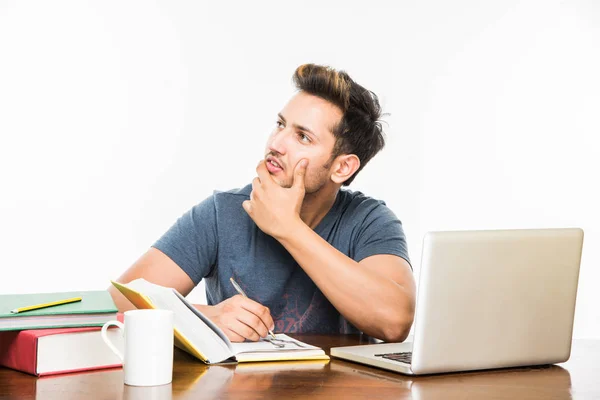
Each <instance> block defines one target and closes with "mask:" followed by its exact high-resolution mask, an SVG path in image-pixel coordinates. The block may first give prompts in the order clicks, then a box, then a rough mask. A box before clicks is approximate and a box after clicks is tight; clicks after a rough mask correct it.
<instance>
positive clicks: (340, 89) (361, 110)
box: [293, 64, 385, 186]
mask: <svg viewBox="0 0 600 400" xmlns="http://www.w3.org/2000/svg"><path fill="white" fill-rule="evenodd" d="M293 80H294V84H295V86H296V88H297V89H299V90H301V91H303V92H306V93H308V94H312V95H314V96H317V97H320V98H322V99H324V100H327V101H329V102H330V103H332V104H334V105H336V106H338V107H339V108H340V109H341V110H342V112H343V116H342V120H341V121H340V123H339V124H338V125H337V126H336V127H335V128H334V130H333V135H334V136H335V145H334V147H333V153H332V155H331V161H333V160H334V159H335V158H336V157H337V156H339V155H341V154H355V155H356V156H357V157H358V158H359V160H360V167H359V168H358V170H357V171H356V172H355V173H354V174H353V175H352V176H351V177H350V178H348V179H347V180H346V181H345V182H344V183H343V185H344V186H348V185H350V183H352V181H353V180H354V178H355V177H356V175H357V174H358V173H359V172H360V170H361V169H363V168H364V166H365V165H367V163H368V162H369V160H371V158H373V156H374V155H375V154H377V153H378V152H379V151H380V150H381V149H383V146H384V145H385V139H384V136H383V128H382V126H381V121H380V120H379V119H380V118H381V106H380V105H379V99H378V98H377V95H376V94H375V93H373V92H371V91H370V90H367V89H365V88H364V87H362V86H361V85H359V84H358V83H356V82H354V81H353V80H352V78H350V76H349V75H348V74H347V73H346V72H344V71H337V70H335V69H333V68H330V67H327V66H323V65H315V64H304V65H301V66H299V67H298V68H297V69H296V72H294V77H293Z"/></svg>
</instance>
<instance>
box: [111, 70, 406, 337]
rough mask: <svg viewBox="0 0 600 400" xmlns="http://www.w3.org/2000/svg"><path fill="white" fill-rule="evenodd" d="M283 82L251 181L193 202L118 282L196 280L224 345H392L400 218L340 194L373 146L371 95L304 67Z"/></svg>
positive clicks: (182, 286)
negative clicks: (295, 337)
mask: <svg viewBox="0 0 600 400" xmlns="http://www.w3.org/2000/svg"><path fill="white" fill-rule="evenodd" d="M294 83H295V85H296V87H297V88H298V92H297V93H296V94H295V95H294V96H293V97H292V98H291V100H290V101H289V102H288V103H287V105H286V106H285V107H284V108H283V110H281V112H280V113H279V114H278V119H277V122H276V126H275V128H274V130H273V133H272V134H271V136H270V138H269V140H268V143H267V147H266V149H265V157H264V159H262V160H261V161H260V162H259V163H258V166H257V167H256V172H257V175H258V176H257V177H256V178H255V179H254V180H253V181H252V184H251V185H248V186H246V187H244V188H243V189H239V190H232V191H229V192H220V193H219V192H217V193H215V194H213V195H212V196H210V197H209V198H207V199H206V200H204V201H202V202H201V203H200V204H198V205H196V206H195V207H193V208H192V209H191V210H190V211H188V212H187V213H186V214H184V215H183V216H182V217H181V218H179V220H178V221H177V222H176V223H175V224H174V225H173V226H172V227H171V228H170V229H169V231H167V233H165V234H164V236H163V237H162V238H160V239H159V240H158V241H157V242H156V243H155V244H154V245H153V247H152V248H150V249H149V250H148V252H147V253H146V254H144V255H143V256H142V257H141V258H140V259H139V260H138V261H137V262H136V263H135V264H134V265H133V266H131V267H130V268H129V269H128V270H127V271H126V272H125V273H124V274H123V275H122V276H121V277H120V278H119V279H118V281H119V282H129V281H131V280H133V279H136V278H140V277H143V278H145V279H146V280H148V281H151V282H154V283H157V284H160V285H163V286H169V287H173V288H175V289H177V290H178V291H179V292H180V293H181V294H182V295H184V296H185V295H187V294H188V293H189V292H190V291H191V290H192V289H193V288H194V287H195V286H196V285H197V284H198V283H199V282H200V281H201V280H202V279H205V281H206V294H207V299H208V304H209V305H197V307H198V309H199V310H200V311H201V312H203V313H204V314H205V315H206V316H207V317H208V318H210V319H211V320H212V321H214V322H215V323H216V324H217V325H218V326H219V327H220V328H221V329H223V331H224V332H225V334H226V335H227V336H228V337H229V338H230V339H231V340H233V341H243V340H246V339H248V340H258V339H259V338H260V337H265V336H266V335H267V332H268V329H274V330H275V331H277V332H319V333H357V332H358V331H359V330H360V331H362V332H364V333H366V334H368V335H371V336H374V337H376V338H380V339H383V340H386V341H402V340H404V339H405V338H406V336H407V335H408V332H409V330H410V326H411V324H412V321H413V316H414V305H415V283H414V279H413V275H412V270H411V267H410V265H409V262H408V260H409V258H408V254H407V247H406V240H405V237H404V233H403V230H402V225H401V223H400V221H399V220H398V219H397V218H396V216H395V215H394V214H393V213H392V211H390V210H389V209H388V208H387V207H386V206H385V204H384V203H383V202H380V201H377V200H374V199H372V198H369V197H367V196H365V195H363V194H362V193H360V192H351V191H349V190H340V189H341V187H342V186H347V185H349V184H350V182H352V180H353V179H354V177H355V176H356V174H357V173H358V172H359V171H360V170H361V169H362V168H363V167H364V166H365V165H366V164H367V162H368V161H369V160H370V159H371V158H372V157H373V156H374V155H375V154H376V153H377V152H379V151H380V150H381V149H382V148H383V146H384V139H383V135H382V129H381V123H380V122H379V121H378V119H379V118H380V116H381V111H380V106H379V102H378V99H377V96H376V95H375V94H374V93H372V92H370V91H368V90H366V89H365V88H363V87H362V86H360V85H358V84H357V83H355V82H354V81H353V80H352V79H351V78H350V77H349V76H348V75H347V74H346V73H345V72H343V71H336V70H334V69H331V68H329V67H324V66H318V65H313V64H306V65H301V66H300V67H298V68H297V70H296V71H295V74H294ZM230 277H233V278H234V279H235V280H236V281H237V282H238V283H239V285H240V286H241V287H242V289H243V290H244V291H245V292H246V294H247V295H248V296H249V297H250V298H251V299H252V300H251V299H249V298H245V297H242V296H241V295H238V294H237V292H236V291H235V289H234V287H233V286H232V284H231V283H230V281H229V278H230ZM109 290H110V292H111V294H112V296H113V298H114V299H115V302H116V304H117V306H118V307H119V309H120V310H121V311H124V310H126V309H131V308H134V307H133V305H132V304H131V303H129V302H128V301H127V299H125V297H123V296H122V295H121V294H120V293H119V292H118V291H117V290H115V288H112V287H111V288H110V289H109Z"/></svg>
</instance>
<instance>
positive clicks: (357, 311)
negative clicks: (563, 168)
mask: <svg viewBox="0 0 600 400" xmlns="http://www.w3.org/2000/svg"><path fill="white" fill-rule="evenodd" d="M289 232H290V233H292V234H289V235H286V236H282V237H279V238H278V240H279V242H280V243H281V244H282V245H283V246H284V247H285V248H286V249H287V251H288V252H289V253H290V254H291V255H292V257H294V259H295V260H296V261H297V262H298V264H299V265H300V266H301V267H302V268H303V269H304V271H305V272H306V273H307V274H308V276H309V277H310V278H311V279H312V280H313V281H314V282H315V284H316V285H317V286H318V287H319V289H321V291H322V292H323V294H324V295H325V296H326V297H327V298H328V299H329V301H330V302H331V304H333V306H334V307H335V308H336V309H337V310H338V311H339V312H340V313H341V314H342V315H343V316H344V317H345V318H346V319H347V320H348V321H349V322H351V323H352V324H353V325H354V326H356V327H357V328H358V329H360V330H361V331H363V332H365V333H367V334H368V335H371V336H374V337H376V338H380V339H383V340H385V341H390V342H400V341H403V340H404V339H406V337H407V336H408V333H409V331H410V327H411V325H412V322H413V318H414V312H415V292H416V285H415V281H414V278H413V274H412V271H411V268H410V266H409V264H408V262H407V261H406V260H404V259H403V258H401V257H398V256H395V255H388V254H378V255H373V256H371V257H367V258H365V259H364V260H362V261H360V262H359V263H358V262H356V261H354V260H352V259H351V258H349V257H347V256H346V255H344V254H342V253H341V252H339V251H338V250H337V249H335V248H334V247H333V246H331V245H330V244H329V243H327V242H326V241H325V240H324V239H323V238H321V237H320V236H319V235H318V234H316V233H315V232H314V231H313V230H312V229H310V227H308V226H307V225H306V224H304V223H303V222H302V221H299V222H298V224H297V225H296V226H295V227H291V228H290V229H289Z"/></svg>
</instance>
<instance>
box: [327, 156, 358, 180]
mask: <svg viewBox="0 0 600 400" xmlns="http://www.w3.org/2000/svg"><path fill="white" fill-rule="evenodd" d="M359 168H360V160H359V158H358V157H357V156H356V155H355V154H342V155H340V156H337V157H336V158H335V160H334V161H333V164H332V168H331V180H332V181H334V182H335V183H339V184H342V183H344V182H345V181H347V180H348V179H350V177H351V176H352V175H354V173H355V172H356V171H357V170H358V169H359Z"/></svg>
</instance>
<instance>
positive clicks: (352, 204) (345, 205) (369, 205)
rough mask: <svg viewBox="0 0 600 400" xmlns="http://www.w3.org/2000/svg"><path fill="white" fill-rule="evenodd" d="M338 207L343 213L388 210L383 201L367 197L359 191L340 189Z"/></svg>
mask: <svg viewBox="0 0 600 400" xmlns="http://www.w3.org/2000/svg"><path fill="white" fill-rule="evenodd" d="M338 196H339V207H340V209H341V211H343V212H352V213H357V212H358V213H360V212H370V211H373V210H376V209H381V210H383V209H388V208H387V205H386V204H385V201H383V200H379V199H376V198H374V197H371V196H367V195H366V194H364V193H363V192H361V191H353V190H349V189H340V191H339V193H338Z"/></svg>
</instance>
